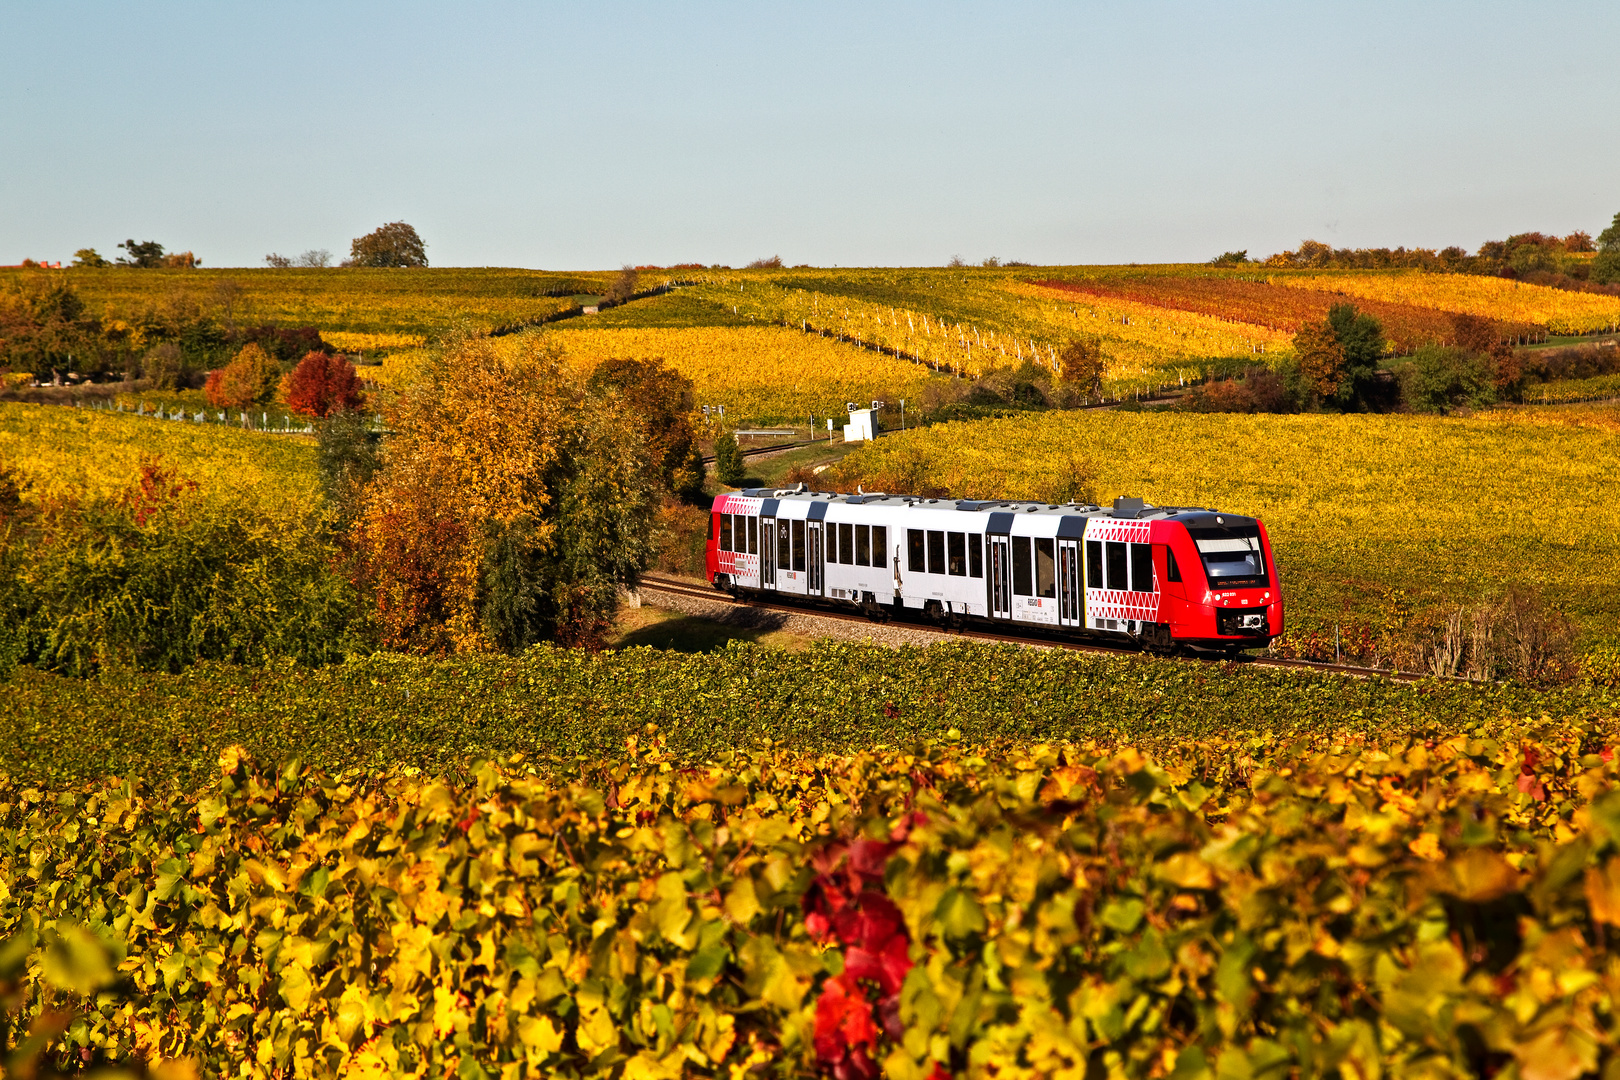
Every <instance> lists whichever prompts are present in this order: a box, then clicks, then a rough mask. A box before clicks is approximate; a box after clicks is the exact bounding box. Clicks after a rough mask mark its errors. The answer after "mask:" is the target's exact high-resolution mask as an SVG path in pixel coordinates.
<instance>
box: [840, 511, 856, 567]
mask: <svg viewBox="0 0 1620 1080" xmlns="http://www.w3.org/2000/svg"><path fill="white" fill-rule="evenodd" d="M838 564H839V565H840V566H854V565H855V526H854V525H853V524H852V523H850V522H847V521H841V522H839V523H838Z"/></svg>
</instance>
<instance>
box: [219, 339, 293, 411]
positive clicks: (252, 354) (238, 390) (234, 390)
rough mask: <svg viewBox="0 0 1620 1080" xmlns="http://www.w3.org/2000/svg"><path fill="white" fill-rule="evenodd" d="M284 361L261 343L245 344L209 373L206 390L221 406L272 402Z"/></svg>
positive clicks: (226, 407)
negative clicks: (279, 361)
mask: <svg viewBox="0 0 1620 1080" xmlns="http://www.w3.org/2000/svg"><path fill="white" fill-rule="evenodd" d="M280 373H281V369H280V365H278V364H277V363H276V361H275V359H274V358H273V357H272V356H271V355H270V354H269V353H267V352H265V351H264V349H263V347H261V346H260V345H258V344H257V343H250V344H247V345H244V346H242V351H241V352H239V353H237V354H236V358H235V359H234V360H232V361H231V362H230V363H228V364H226V365H225V366H224V367H222V368H220V369H219V370H217V371H211V372H209V373H208V382H207V383H206V384H205V385H204V387H203V393H204V394H206V395H207V397H208V404H210V405H212V406H214V407H215V408H217V409H245V408H247V407H248V406H249V405H264V404H268V403H269V401H270V399H271V398H272V397H273V396H274V395H275V392H276V377H277V376H278V375H279V374H280Z"/></svg>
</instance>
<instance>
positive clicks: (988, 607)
mask: <svg viewBox="0 0 1620 1080" xmlns="http://www.w3.org/2000/svg"><path fill="white" fill-rule="evenodd" d="M707 568H708V578H709V581H710V582H711V583H712V584H713V585H714V586H715V587H716V588H719V589H724V590H726V591H729V592H734V593H738V594H766V595H773V596H776V597H778V598H785V597H800V598H804V599H805V600H806V601H816V602H820V603H824V604H832V605H838V606H845V605H847V606H849V607H853V608H857V609H860V610H864V611H865V612H866V613H867V614H868V615H869V616H872V617H874V618H880V617H883V616H884V615H886V614H889V613H891V612H894V611H897V610H901V609H906V610H915V611H919V612H923V613H926V614H927V615H929V616H932V617H933V618H935V619H937V620H939V621H942V622H948V623H950V624H952V625H958V626H960V625H963V624H966V623H969V622H971V623H976V624H979V625H980V626H981V627H984V628H991V629H993V627H994V626H995V625H996V624H1001V625H1009V624H1015V625H1018V626H1019V627H1020V628H1028V627H1045V628H1050V629H1051V630H1053V631H1054V632H1059V633H1064V632H1067V633H1073V634H1076V635H1100V636H1103V637H1113V638H1115V639H1119V638H1125V639H1131V640H1134V641H1136V642H1137V643H1139V644H1141V645H1143V646H1145V647H1147V648H1150V649H1154V650H1156V651H1170V650H1172V649H1175V648H1177V647H1179V646H1193V647H1197V648H1205V649H1222V650H1226V651H1229V652H1232V653H1237V652H1240V651H1242V650H1243V649H1256V648H1264V647H1265V646H1266V645H1269V644H1270V643H1271V640H1272V638H1275V637H1277V636H1278V635H1280V634H1281V633H1282V630H1283V600H1282V590H1281V587H1280V585H1279V582H1278V579H1277V568H1276V564H1275V562H1274V560H1273V559H1272V554H1271V541H1270V539H1269V538H1268V537H1267V535H1266V527H1265V526H1264V525H1263V524H1261V523H1260V522H1259V521H1258V520H1256V519H1255V518H1252V517H1242V516H1239V515H1236V514H1227V513H1222V512H1221V511H1218V510H1204V509H1198V508H1189V507H1174V506H1150V505H1146V504H1145V503H1144V502H1143V501H1142V500H1141V499H1116V500H1115V501H1114V505H1113V506H1112V507H1110V508H1108V509H1104V508H1102V507H1099V506H1083V505H1079V504H1074V503H1070V504H1067V505H1062V506H1052V505H1046V504H1041V503H1017V502H984V501H971V500H957V499H920V498H915V497H912V496H905V495H879V494H865V493H860V494H855V495H837V494H831V493H828V492H820V491H806V490H804V487H803V485H800V486H799V487H798V488H796V489H792V490H776V491H773V490H770V489H766V488H755V489H749V490H743V491H733V492H729V493H727V494H724V495H721V496H719V497H718V498H717V499H716V500H715V503H714V512H713V514H712V516H711V518H710V525H709V541H708V559H707Z"/></svg>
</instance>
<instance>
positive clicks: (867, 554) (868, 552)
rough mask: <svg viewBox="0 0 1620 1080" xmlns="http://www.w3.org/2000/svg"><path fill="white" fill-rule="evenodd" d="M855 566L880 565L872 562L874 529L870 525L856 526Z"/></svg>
mask: <svg viewBox="0 0 1620 1080" xmlns="http://www.w3.org/2000/svg"><path fill="white" fill-rule="evenodd" d="M855 565H856V566H877V565H879V563H875V562H873V561H872V527H871V526H870V525H857V526H855Z"/></svg>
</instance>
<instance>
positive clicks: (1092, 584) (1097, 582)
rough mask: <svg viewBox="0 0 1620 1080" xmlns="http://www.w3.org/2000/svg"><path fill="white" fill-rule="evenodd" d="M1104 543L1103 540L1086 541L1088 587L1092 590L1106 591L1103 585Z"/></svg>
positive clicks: (1105, 586)
mask: <svg viewBox="0 0 1620 1080" xmlns="http://www.w3.org/2000/svg"><path fill="white" fill-rule="evenodd" d="M1102 546H1103V542H1102V541H1101V540H1087V541H1086V586H1087V587H1088V588H1092V589H1106V588H1108V586H1107V585H1105V584H1103V547H1102Z"/></svg>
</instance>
